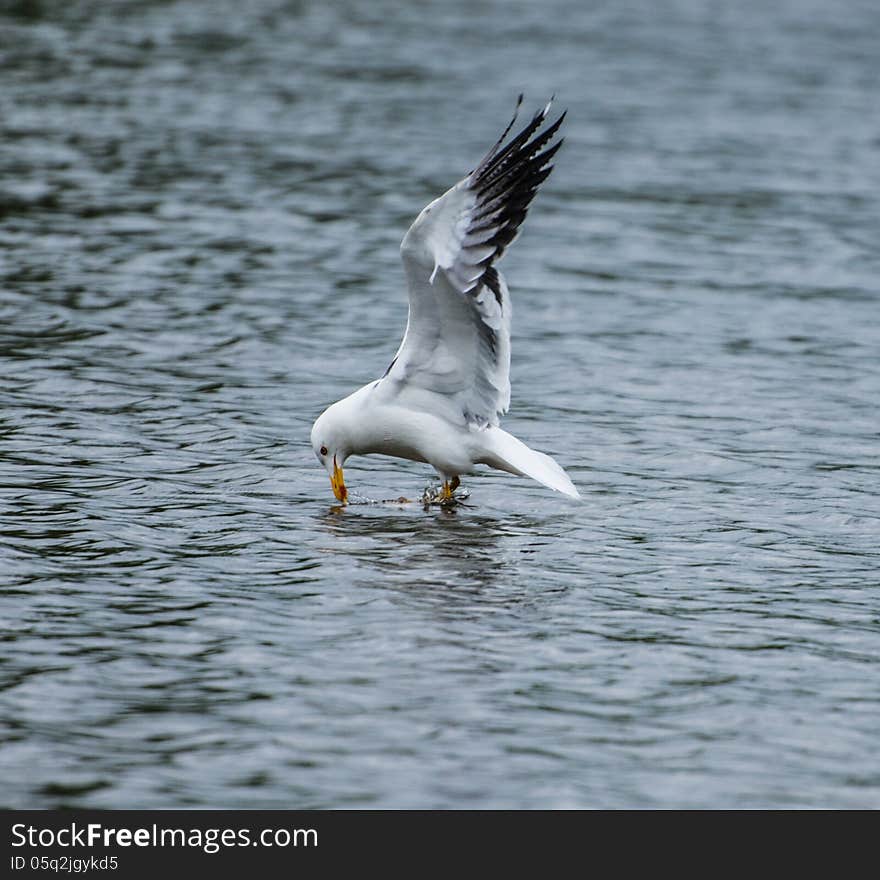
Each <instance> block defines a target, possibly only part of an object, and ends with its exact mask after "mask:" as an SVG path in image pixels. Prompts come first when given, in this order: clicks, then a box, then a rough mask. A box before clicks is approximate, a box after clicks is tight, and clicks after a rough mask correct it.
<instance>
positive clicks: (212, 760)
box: [0, 0, 880, 808]
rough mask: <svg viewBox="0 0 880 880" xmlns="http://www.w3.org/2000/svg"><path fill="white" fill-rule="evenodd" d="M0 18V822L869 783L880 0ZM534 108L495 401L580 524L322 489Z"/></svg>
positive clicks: (868, 791)
mask: <svg viewBox="0 0 880 880" xmlns="http://www.w3.org/2000/svg"><path fill="white" fill-rule="evenodd" d="M0 8H2V10H3V12H2V15H0V217H2V225H0V402H2V405H0V541H2V543H0V583H2V591H3V595H2V603H0V607H2V613H3V630H4V636H3V639H4V641H3V648H2V653H0V688H2V689H0V724H2V748H0V779H2V786H0V789H2V803H3V805H4V806H13V807H51V806H59V805H69V806H94V807H175V806H194V807H195V806H211V807H291V808H293V807H297V808H304V807H423V808H436V807H453V808H458V807H515V808H521V807H717V806H724V807H816V806H833V807H877V806H880V748H878V735H877V731H878V729H880V691H878V681H880V576H878V568H880V550H878V548H880V498H878V478H880V458H878V441H880V416H878V401H880V296H878V278H880V256H878V253H880V252H878V242H880V208H878V195H877V194H878V192H880V113H878V110H880V65H878V63H877V57H878V55H877V47H878V45H880V9H878V7H877V5H876V4H875V3H873V2H868V0H865V2H856V0H849V2H841V3H834V4H827V3H821V2H810V0H804V2H795V0H791V2H782V3H775V4H765V3H763V2H757V0H754V2H748V3H746V4H718V3H711V2H705V3H704V2H697V0H687V2H686V0H682V2H678V3H674V4H673V3H670V4H657V5H656V6H646V5H645V4H641V3H635V2H632V3H626V2H623V3H622V2H613V3H610V2H609V3H604V4H601V3H597V4H583V3H579V2H573V0H572V2H567V0H558V2H548V3H541V4H535V3H493V2H487V3H477V4H475V3H471V2H467V3H465V2H456V0H452V2H450V0H446V2H443V3H439V2H438V3H430V4H421V3H419V4H413V3H403V2H399V3H395V2H373V3H353V2H352V3H344V2H340V3H309V2H288V3H283V2H270V0H260V2H249V3H247V4H243V3H232V2H229V3H226V4H224V3H216V2H214V3H208V2H170V3H159V2H155V3H154V2H137V3H135V2H118V3H112V4H110V3H104V4H93V3H86V2H65V3H60V2H59V3H54V2H49V0H42V2H40V0H33V2H24V0H22V2H17V3H5V4H3V5H2V7H0ZM518 91H524V92H525V93H526V100H527V103H528V104H529V105H530V106H538V105H540V104H541V103H543V102H544V100H545V99H546V98H547V96H549V95H550V94H551V93H554V92H555V93H556V95H557V100H558V102H559V104H560V105H561V106H564V107H567V108H568V109H569V117H568V120H567V123H566V128H567V140H566V144H565V147H564V149H563V151H562V152H561V153H560V155H559V160H558V163H557V169H556V172H555V173H554V175H553V176H552V177H551V178H550V180H549V181H548V182H547V184H546V186H545V187H544V189H543V191H542V193H541V194H540V195H539V196H538V199H537V200H536V202H535V205H534V207H533V209H532V212H531V214H530V216H529V220H528V222H527V223H526V225H525V230H524V233H523V235H522V237H521V238H520V240H519V241H518V242H517V243H516V245H515V246H514V247H513V248H511V250H510V252H509V254H508V255H507V257H506V258H505V261H504V264H503V265H504V268H505V272H506V274H507V276H508V278H509V280H510V286H511V289H512V293H513V297H514V304H515V319H514V340H513V386H514V395H513V406H512V409H511V412H510V414H509V416H508V418H507V420H506V421H505V427H506V428H507V429H508V430H510V431H512V432H513V433H515V434H517V435H518V436H520V437H522V438H523V439H524V440H525V441H526V442H528V443H530V444H531V445H533V446H535V447H537V448H539V449H543V450H545V451H547V452H550V453H552V454H554V455H555V456H556V457H557V458H558V459H559V461H560V462H561V463H562V464H563V465H564V466H565V467H566V468H567V469H568V471H569V473H570V474H571V475H572V477H573V479H574V481H575V482H576V483H577V484H578V486H579V487H580V488H581V491H582V493H583V495H584V499H585V500H584V503H583V504H581V505H578V504H574V503H571V502H569V501H567V500H566V499H564V498H562V497H560V496H558V495H555V494H554V493H552V492H549V491H547V490H545V489H543V488H542V487H540V486H539V485H537V484H535V483H531V482H529V481H527V480H523V479H518V478H514V477H510V476H507V475H503V474H494V473H486V474H484V475H480V476H476V477H471V478H469V479H468V480H467V483H466V485H467V486H468V488H469V489H470V491H471V496H470V499H469V502H468V504H467V506H466V507H462V508H460V509H459V510H457V511H456V512H454V513H446V512H443V511H440V510H437V509H431V510H427V511H426V510H423V509H422V507H420V506H418V505H411V506H401V507H394V506H390V505H375V506H370V505H353V506H351V507H350V508H348V509H346V510H344V511H339V510H338V509H336V508H334V506H333V504H332V502H333V498H332V495H331V494H330V487H329V485H328V483H327V478H326V474H325V473H324V472H323V471H322V470H321V469H320V468H319V467H318V465H317V463H316V462H315V460H314V456H313V454H312V451H311V448H310V446H309V443H308V431H309V427H310V425H311V422H312V420H313V419H314V418H315V417H316V416H317V414H318V413H319V412H320V411H321V410H322V409H323V408H324V406H326V405H327V404H328V403H330V402H332V401H333V400H335V399H337V398H338V397H341V396H343V395H344V394H346V393H348V392H349V391H350V390H352V389H353V388H354V387H356V386H357V385H359V384H362V383H363V382H366V381H367V380H369V379H370V378H373V377H375V376H376V375H379V374H381V372H382V371H383V370H384V368H385V366H386V365H387V363H388V361H389V360H390V358H391V356H392V355H393V354H394V351H395V350H396V348H397V345H398V342H399V339H400V336H401V334H402V332H403V327H404V324H405V321H406V306H405V299H404V294H403V278H402V271H401V268H400V265H399V259H398V252H397V247H398V244H399V241H400V238H401V236H402V234H403V232H404V231H405V229H406V227H407V225H408V224H409V222H410V221H411V220H412V218H413V217H414V216H415V214H416V213H417V212H418V211H419V210H420V209H421V207H422V206H423V205H424V204H425V203H426V202H427V201H428V200H429V199H431V198H433V197H434V196H436V195H438V194H439V193H440V192H442V191H443V190H444V189H446V188H447V187H448V186H449V185H451V184H452V183H453V182H455V181H456V180H457V179H458V178H459V177H460V176H461V175H462V174H463V173H464V172H466V171H467V170H468V169H469V168H471V167H472V166H473V164H474V163H475V162H476V160H477V159H478V158H479V156H480V155H481V153H482V152H483V151H484V150H485V148H486V147H488V145H489V144H490V143H491V142H492V141H493V140H494V138H495V137H496V136H497V134H498V133H499V131H500V129H501V127H503V125H504V124H505V123H506V121H507V118H508V116H509V113H510V110H511V108H512V105H513V101H514V99H515V96H516V93H517V92H518ZM346 475H347V478H348V481H349V483H350V485H351V487H352V488H353V489H355V490H358V491H360V492H361V493H363V494H364V495H367V496H369V497H372V498H389V497H396V496H398V495H400V494H402V493H403V494H407V495H410V496H413V495H417V494H418V493H419V492H421V490H422V488H423V487H424V486H425V485H426V484H427V483H428V482H429V479H430V469H428V468H426V467H425V466H424V465H418V464H412V463H404V462H396V461H392V460H389V459H380V458H376V459H370V458H364V459H360V460H357V459H352V460H351V461H350V463H349V467H347V469H346Z"/></svg>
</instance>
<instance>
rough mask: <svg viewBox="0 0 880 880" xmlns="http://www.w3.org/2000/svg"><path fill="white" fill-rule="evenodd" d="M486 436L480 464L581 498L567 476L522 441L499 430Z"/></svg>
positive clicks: (545, 456) (571, 496)
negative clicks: (529, 478) (485, 453)
mask: <svg viewBox="0 0 880 880" xmlns="http://www.w3.org/2000/svg"><path fill="white" fill-rule="evenodd" d="M485 437H486V451H487V453H488V454H487V456H486V458H485V459H483V464H487V465H489V466H490V467H494V468H497V469H498V470H501V471H507V472H508V473H511V474H517V475H518V476H521V477H531V478H532V479H533V480H537V481H538V482H539V483H540V484H541V485H542V486H546V487H547V488H548V489H554V490H555V491H557V492H562V494H563V495H568V496H569V497H570V498H580V497H581V494H580V492H578V490H577V489H576V488H575V485H574V483H572V481H571V480H570V479H569V477H568V474H567V473H566V472H565V471H564V470H563V469H562V468H561V467H560V466H559V465H558V464H557V463H556V462H555V461H554V460H553V459H552V458H550V456H549V455H545V454H544V453H543V452H536V451H535V450H534V449H529V447H528V446H526V444H525V443H523V442H522V440H517V439H516V437H514V436H513V434H508V433H507V431H502V430H501V428H487V429H486V433H485Z"/></svg>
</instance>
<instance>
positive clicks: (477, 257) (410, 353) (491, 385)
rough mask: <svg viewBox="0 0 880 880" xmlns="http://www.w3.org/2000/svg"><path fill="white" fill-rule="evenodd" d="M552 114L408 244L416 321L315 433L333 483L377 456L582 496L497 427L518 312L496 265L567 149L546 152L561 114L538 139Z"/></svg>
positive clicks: (455, 191) (462, 186)
mask: <svg viewBox="0 0 880 880" xmlns="http://www.w3.org/2000/svg"><path fill="white" fill-rule="evenodd" d="M548 109H549V105H548V107H547V108H545V109H544V110H543V111H542V112H541V113H539V114H536V116H535V117H534V119H533V120H532V123H531V124H530V125H529V126H527V128H526V129H525V130H524V131H523V132H521V133H520V135H518V136H517V137H516V138H514V139H513V141H512V142H511V143H510V144H508V145H507V146H506V147H504V148H503V149H501V148H500V147H501V143H502V141H503V140H504V138H505V137H506V135H507V131H509V129H510V126H508V128H507V130H505V132H504V134H503V135H502V136H501V138H500V139H499V141H498V142H497V143H496V144H495V146H494V147H493V149H492V150H491V151H490V152H489V154H487V156H486V157H485V158H484V159H483V161H482V162H481V163H480V165H479V166H478V167H477V168H476V169H475V170H474V171H473V172H472V173H471V174H470V175H468V176H467V177H466V178H465V179H464V180H462V181H461V182H460V183H458V184H457V185H456V186H454V187H453V188H452V189H450V190H449V191H448V192H447V193H445V194H444V195H443V196H441V197H440V198H439V199H436V200H435V201H433V202H431V204H430V205H428V206H427V207H426V208H425V209H424V210H423V211H422V212H421V214H419V216H418V217H417V218H416V220H415V222H414V223H413V225H412V226H411V227H410V229H409V231H408V232H407V233H406V235H405V236H404V239H403V242H402V244H401V248H400V251H401V257H402V259H403V265H404V270H405V273H406V281H407V287H408V290H409V318H408V321H407V328H406V334H405V335H404V338H403V342H402V343H401V345H400V348H399V349H398V352H397V355H396V356H395V358H394V360H393V361H392V362H391V366H390V367H389V368H388V370H387V371H386V373H385V375H384V376H383V377H382V378H381V379H378V380H375V381H373V382H371V383H370V384H369V385H365V386H364V387H363V388H360V389H358V390H357V391H355V392H354V393H353V394H351V395H349V396H348V397H346V398H344V399H343V400H340V401H339V402H338V403H334V404H333V405H332V406H331V407H329V408H328V409H327V410H326V411H325V412H324V413H323V414H322V415H321V416H320V418H319V419H318V420H317V421H316V422H315V424H314V426H313V428H312V438H311V439H312V445H313V447H314V449H315V454H316V455H317V456H318V458H319V460H321V462H322V464H324V465H325V467H326V468H327V470H328V472H330V473H331V481H332V482H333V477H334V472H335V471H337V470H338V474H339V476H338V480H339V481H340V482H341V479H342V477H341V473H342V472H341V468H342V464H343V463H344V461H345V459H346V458H347V457H348V456H350V455H368V454H380V455H390V456H395V457H397V458H405V459H410V460H413V461H424V462H427V463H429V464H431V465H432V466H433V467H434V468H435V469H436V470H437V472H438V473H439V474H440V475H441V476H442V477H443V478H444V480H445V481H450V480H453V479H454V478H456V477H458V476H459V475H460V474H469V473H472V472H473V471H474V468H475V466H476V465H479V464H484V465H488V466H489V467H492V468H496V469H498V470H503V471H507V472H509V473H513V474H519V475H524V476H529V477H532V478H533V479H535V480H537V481H538V482H540V483H542V484H543V485H545V486H548V487H549V488H551V489H555V490H556V491H559V492H563V493H564V494H566V495H569V496H571V497H575V498H578V497H580V496H579V494H578V491H577V489H576V488H575V487H574V485H573V484H572V482H571V480H570V479H569V478H568V476H567V475H566V473H565V471H563V469H562V468H561V467H560V466H559V465H558V464H557V463H556V462H555V461H554V460H553V459H552V458H550V457H549V456H547V455H544V454H543V453H540V452H536V451H534V450H532V449H529V447H528V446H526V445H525V444H524V443H522V442H521V441H519V440H517V439H516V438H515V437H513V436H512V435H511V434H508V433H507V432H506V431H503V430H502V429H501V428H500V427H499V426H498V424H499V419H500V417H501V416H502V415H503V414H504V413H505V412H506V411H507V408H508V406H509V404H510V319H511V305H510V294H509V292H508V290H507V285H506V283H505V282H504V279H503V277H502V276H501V275H500V274H499V273H498V272H497V270H495V268H494V267H493V265H492V264H493V262H494V261H495V260H497V258H498V257H500V255H501V253H502V252H503V250H504V248H505V247H506V246H507V245H508V244H509V243H510V242H511V241H512V240H513V238H514V237H515V235H516V232H517V228H518V226H519V224H520V223H521V222H522V219H523V218H524V217H525V212H526V208H527V206H528V203H529V202H530V201H531V198H532V197H533V196H534V192H535V190H536V189H537V186H538V184H539V183H540V182H541V181H542V180H543V179H544V178H545V177H546V176H547V174H549V171H550V169H551V168H552V165H551V166H549V167H548V163H549V160H550V158H551V157H552V155H553V154H554V153H555V152H556V149H557V148H558V146H559V144H560V143H561V141H558V142H557V144H556V145H554V146H553V147H551V148H550V149H548V150H545V151H544V152H543V153H541V152H540V149H541V147H542V146H544V145H545V144H546V143H547V141H549V139H550V138H551V137H552V136H553V135H554V134H555V131H556V130H557V129H558V127H559V124H560V123H561V122H562V118H560V119H559V120H558V121H557V122H556V123H555V124H554V125H553V126H551V127H550V128H548V129H547V130H545V132H544V133H543V134H540V133H539V134H537V135H535V132H536V131H537V130H538V129H539V127H540V125H541V124H542V123H543V122H544V120H545V119H546V115H547V111H548ZM511 125H512V123H511ZM533 135H535V136H534V137H532V136H533ZM333 485H334V492H336V491H337V489H336V482H333ZM337 497H340V496H339V493H338V492H337ZM344 497H345V491H344V489H343V493H342V498H341V500H344Z"/></svg>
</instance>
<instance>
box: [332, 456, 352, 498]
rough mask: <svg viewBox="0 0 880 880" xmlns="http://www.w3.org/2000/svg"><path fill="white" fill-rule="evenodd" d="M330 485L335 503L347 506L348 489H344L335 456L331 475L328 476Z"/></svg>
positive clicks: (343, 481)
mask: <svg viewBox="0 0 880 880" xmlns="http://www.w3.org/2000/svg"><path fill="white" fill-rule="evenodd" d="M330 485H331V486H332V487H333V494H334V495H335V496H336V500H337V501H341V502H342V503H343V504H348V489H346V488H345V479H344V477H343V475H342V468H341V467H339V465H338V464H336V456H335V455H334V456H333V473H332V474H330Z"/></svg>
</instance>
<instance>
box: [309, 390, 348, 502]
mask: <svg viewBox="0 0 880 880" xmlns="http://www.w3.org/2000/svg"><path fill="white" fill-rule="evenodd" d="M342 402H343V401H340V402H339V403H334V404H333V406H330V407H328V408H327V409H325V410H324V412H323V413H321V415H320V416H318V419H317V420H316V421H315V424H314V425H312V449H314V450H315V455H317V456H318V461H320V462H321V464H322V465H324V467H325V468H326V469H327V473H328V474H329V475H330V485H331V487H332V488H333V494H334V495H335V496H336V500H337V501H341V502H342V503H343V504H347V503H348V489H346V488H345V479H344V476H343V473H342V465H343V464H345V459H346V458H348V448H347V445H346V439H345V438H346V431H345V420H344V419H343V417H342V416H343V414H342V412H341V410H340V405H339V404H340V403H342Z"/></svg>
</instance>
